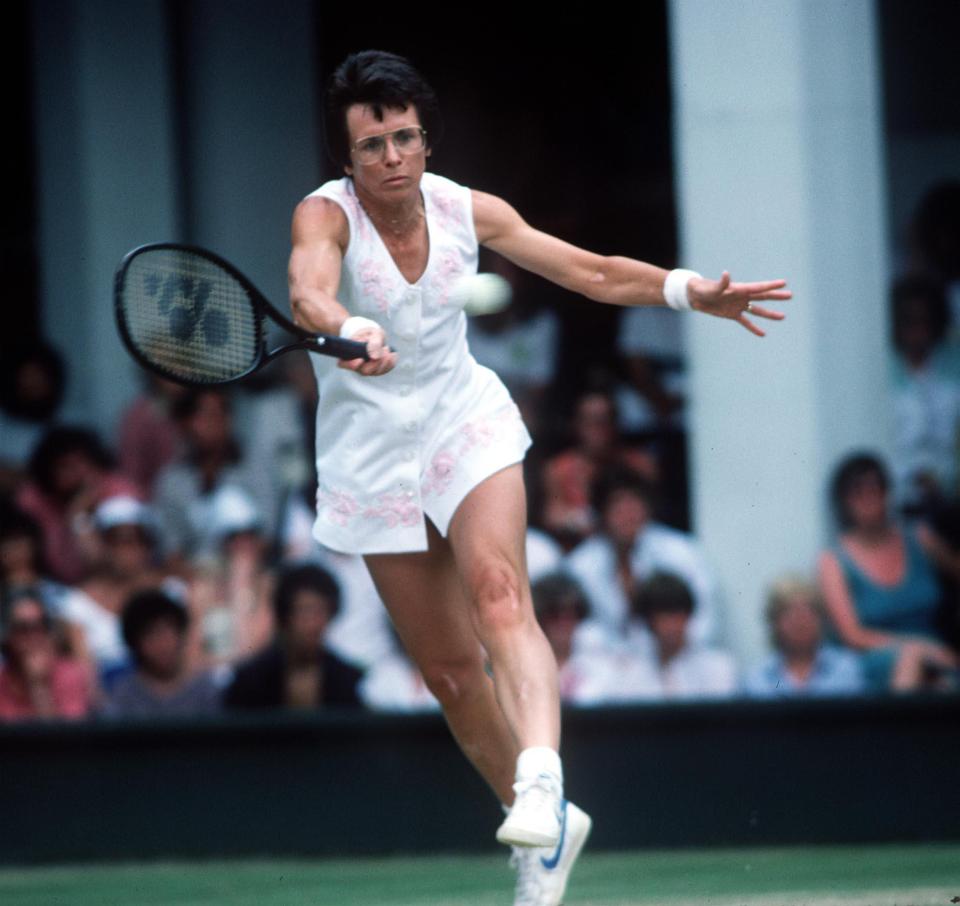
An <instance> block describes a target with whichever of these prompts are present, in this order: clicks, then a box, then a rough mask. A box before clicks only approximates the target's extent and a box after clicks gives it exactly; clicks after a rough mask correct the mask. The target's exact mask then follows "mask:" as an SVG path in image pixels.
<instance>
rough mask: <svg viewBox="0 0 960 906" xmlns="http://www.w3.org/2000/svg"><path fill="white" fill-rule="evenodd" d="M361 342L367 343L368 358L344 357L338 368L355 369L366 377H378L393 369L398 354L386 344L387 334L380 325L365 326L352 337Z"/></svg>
mask: <svg viewBox="0 0 960 906" xmlns="http://www.w3.org/2000/svg"><path fill="white" fill-rule="evenodd" d="M352 339H354V340H359V341H360V342H361V343H366V344H367V355H368V356H369V358H367V359H342V360H341V361H340V362H339V363H338V364H337V367H338V368H343V369H345V370H347V371H355V372H356V373H357V374H362V375H364V376H366V377H376V376H377V375H380V374H386V373H387V372H388V371H392V370H393V368H394V366H395V365H396V364H397V354H396V353H395V352H393V350H391V349H390V347H389V346H387V345H386V342H387V336H386V334H385V333H384V332H383V329H382V328H379V327H376V328H374V327H365V328H364V329H362V330H358V331H357V332H356V333H355V334H354V335H353V337H352Z"/></svg>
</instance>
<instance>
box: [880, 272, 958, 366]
mask: <svg viewBox="0 0 960 906" xmlns="http://www.w3.org/2000/svg"><path fill="white" fill-rule="evenodd" d="M917 300H919V301H921V302H923V303H924V304H925V306H926V310H927V315H928V317H929V318H930V328H931V330H932V332H933V341H934V343H939V342H941V341H942V340H943V338H944V337H945V336H946V335H947V331H948V330H949V329H950V303H949V302H947V293H946V290H945V289H944V287H943V284H942V283H940V282H939V281H937V280H934V279H933V278H931V277H928V276H926V275H924V274H911V275H909V276H906V277H901V278H900V279H899V280H897V281H896V282H895V283H894V284H893V288H892V290H891V292H890V303H891V307H892V309H893V318H892V323H891V327H892V328H893V345H894V347H895V348H896V349H898V350H900V351H901V352H902V351H903V329H904V327H905V326H906V323H907V317H908V315H909V313H910V312H909V304H910V303H911V302H915V301H917Z"/></svg>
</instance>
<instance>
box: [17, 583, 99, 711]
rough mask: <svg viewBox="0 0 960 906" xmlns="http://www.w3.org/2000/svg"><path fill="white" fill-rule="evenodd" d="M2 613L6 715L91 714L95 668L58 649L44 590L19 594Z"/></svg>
mask: <svg viewBox="0 0 960 906" xmlns="http://www.w3.org/2000/svg"><path fill="white" fill-rule="evenodd" d="M0 616H2V619H0V630H2V636H0V653H2V655H3V664H2V666H0V720H7V721H14V720H28V719H31V718H81V717H85V716H86V715H87V714H88V713H89V712H90V710H91V708H92V706H93V698H94V690H93V686H92V684H91V681H90V673H89V671H88V670H87V669H86V667H85V666H84V664H82V663H81V662H79V661H77V660H75V659H72V658H68V657H65V656H64V655H62V654H61V653H60V652H59V651H58V650H57V639H56V636H55V632H54V625H53V622H52V620H51V618H50V615H49V614H48V613H47V611H46V610H45V608H44V606H43V602H42V601H41V600H40V598H39V596H38V595H35V594H32V593H31V592H28V591H23V592H19V593H18V594H15V595H13V597H12V598H11V599H10V600H9V601H7V602H5V606H4V608H3V613H2V615H0Z"/></svg>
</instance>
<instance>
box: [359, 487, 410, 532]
mask: <svg viewBox="0 0 960 906" xmlns="http://www.w3.org/2000/svg"><path fill="white" fill-rule="evenodd" d="M363 515H364V516H365V517H366V518H367V519H382V520H383V521H384V522H386V524H387V528H396V527H397V526H398V525H405V526H412V525H418V524H419V523H420V507H418V506H417V505H416V503H414V502H413V500H412V499H410V498H408V497H404V496H403V495H402V494H381V495H380V496H379V497H378V498H377V504H376V506H372V507H367V509H365V510H364V511H363Z"/></svg>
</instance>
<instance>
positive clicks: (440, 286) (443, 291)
mask: <svg viewBox="0 0 960 906" xmlns="http://www.w3.org/2000/svg"><path fill="white" fill-rule="evenodd" d="M439 259H440V260H439V263H438V264H437V273H436V276H435V277H434V278H433V291H434V293H435V295H436V299H437V304H438V305H446V304H447V300H448V299H449V297H450V290H451V289H453V284H454V283H455V282H456V280H457V278H458V277H459V276H460V275H461V274H462V273H463V258H462V257H461V256H460V255H458V254H457V252H456V250H455V249H444V251H443V252H442V253H441V254H440V256H439Z"/></svg>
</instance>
